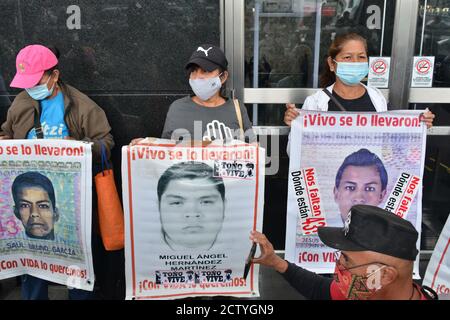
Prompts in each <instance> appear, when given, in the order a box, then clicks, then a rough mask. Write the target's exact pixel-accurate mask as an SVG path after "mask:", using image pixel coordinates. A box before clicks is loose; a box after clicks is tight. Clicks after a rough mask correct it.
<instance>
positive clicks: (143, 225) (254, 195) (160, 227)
mask: <svg viewBox="0 0 450 320" xmlns="http://www.w3.org/2000/svg"><path fill="white" fill-rule="evenodd" d="M264 168H265V151H264V149H262V148H259V147H258V146H257V145H249V144H243V143H241V142H236V141H235V142H231V144H227V145H223V142H222V144H220V141H219V142H213V143H211V144H210V145H208V146H198V147H195V146H190V145H189V146H187V145H184V146H181V145H178V146H177V145H175V144H173V143H171V141H170V140H162V139H160V140H158V141H155V142H153V143H146V144H139V145H136V146H126V147H123V148H122V181H123V200H124V213H125V260H126V265H125V268H126V287H127V292H126V297H127V299H178V298H186V297H193V296H234V297H257V296H259V288H258V266H257V265H253V264H252V265H251V267H250V269H249V273H248V276H247V277H246V279H243V275H244V269H245V263H246V259H247V257H248V255H249V252H250V249H251V247H252V243H251V241H250V240H249V235H250V231H251V230H261V229H262V219H263V206H264V202H263V199H264Z"/></svg>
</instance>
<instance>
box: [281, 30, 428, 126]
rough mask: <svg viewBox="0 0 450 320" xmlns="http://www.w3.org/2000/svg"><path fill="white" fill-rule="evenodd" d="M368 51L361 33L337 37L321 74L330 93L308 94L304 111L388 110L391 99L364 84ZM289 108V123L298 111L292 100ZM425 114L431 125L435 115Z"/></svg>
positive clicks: (285, 116)
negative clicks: (388, 99) (388, 100)
mask: <svg viewBox="0 0 450 320" xmlns="http://www.w3.org/2000/svg"><path fill="white" fill-rule="evenodd" d="M367 52H368V50H367V42H366V40H365V39H364V38H363V37H362V36H360V35H358V34H356V33H348V34H344V35H340V36H337V37H336V38H335V40H334V41H333V43H332V44H331V46H330V48H329V50H328V58H327V61H326V65H325V66H324V72H323V73H322V75H321V76H320V84H321V87H322V88H326V90H327V91H328V93H329V94H327V93H326V92H324V91H322V90H320V91H318V92H316V93H315V94H313V95H311V96H309V97H307V98H306V100H305V103H304V105H303V107H302V110H315V111H343V110H342V109H341V107H343V108H344V109H345V111H353V112H384V111H387V110H388V102H387V101H386V99H385V98H384V96H383V94H382V93H381V91H379V90H378V89H377V88H373V87H369V86H365V85H364V84H363V83H361V81H362V80H363V79H364V78H366V76H367V74H368V72H369V63H368V61H369V59H368V54H367ZM329 95H332V97H333V98H330V96H329ZM336 102H337V103H336ZM339 105H340V106H341V107H340V106H339ZM286 107H287V110H286V112H285V115H284V122H285V123H286V125H288V126H290V125H291V122H292V120H294V119H295V118H296V117H297V116H298V115H299V110H298V109H296V107H295V105H294V104H291V103H288V104H287V105H286ZM423 115H424V117H423V119H424V120H423V121H424V122H425V123H426V125H427V127H428V128H430V127H431V126H432V125H433V119H434V114H433V113H431V112H430V111H429V110H428V109H427V110H426V111H425V112H424V114H423Z"/></svg>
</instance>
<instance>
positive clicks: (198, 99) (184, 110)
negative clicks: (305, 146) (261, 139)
mask: <svg viewBox="0 0 450 320" xmlns="http://www.w3.org/2000/svg"><path fill="white" fill-rule="evenodd" d="M185 69H186V71H187V72H188V74H189V84H190V86H191V88H192V91H193V92H194V95H192V96H187V97H184V98H181V99H178V100H176V101H174V102H173V103H172V104H171V105H170V108H169V111H168V113H167V116H166V121H165V124H164V129H163V133H162V136H161V137H162V138H163V139H173V140H176V141H179V140H197V141H198V140H200V141H212V140H216V139H220V140H230V139H233V138H234V139H240V140H244V139H245V140H246V141H247V142H255V141H256V136H255V135H254V133H253V130H252V123H251V122H250V119H249V117H248V115H247V110H246V108H245V106H244V104H243V103H240V102H239V101H237V100H233V99H228V98H227V97H226V96H225V94H224V90H223V89H224V86H225V82H226V81H227V79H228V77H229V72H228V61H227V59H226V57H225V54H224V53H223V51H222V50H221V49H220V48H219V47H217V46H214V45H211V44H203V45H200V46H197V47H196V49H195V51H194V53H193V54H192V55H191V57H190V59H189V61H188V62H187V64H186V66H185ZM141 140H142V138H137V139H133V141H132V142H131V144H132V145H133V144H137V143H139V141H141Z"/></svg>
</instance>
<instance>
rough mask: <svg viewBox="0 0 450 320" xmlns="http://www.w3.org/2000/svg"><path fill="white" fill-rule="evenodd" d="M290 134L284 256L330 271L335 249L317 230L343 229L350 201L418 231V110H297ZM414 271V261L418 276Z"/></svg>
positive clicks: (421, 134)
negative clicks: (396, 218)
mask: <svg viewBox="0 0 450 320" xmlns="http://www.w3.org/2000/svg"><path fill="white" fill-rule="evenodd" d="M290 139H291V140H290V141H291V146H290V163H289V177H288V209H287V210H288V211H287V228H286V259H287V260H289V261H291V262H293V263H296V264H297V265H300V266H302V267H305V268H307V269H309V270H312V271H314V272H318V273H333V272H334V266H335V261H334V255H333V251H335V250H334V249H331V248H329V247H326V246H325V245H324V244H323V243H322V242H321V241H320V239H319V237H318V235H317V228H318V227H321V226H330V227H343V226H344V222H345V221H346V219H347V215H348V212H349V211H350V208H351V207H352V206H353V205H356V204H367V205H374V206H378V207H381V208H384V209H386V210H389V211H391V212H393V213H395V214H397V215H399V216H401V217H403V218H405V219H408V220H409V221H410V222H411V223H412V224H413V225H414V226H415V227H416V229H417V231H418V232H419V235H420V231H421V223H422V211H421V210H422V192H421V188H422V176H423V169H424V158H425V144H426V126H425V125H424V124H423V122H422V121H421V111H397V112H386V113H353V112H348V113H340V112H325V113H324V112H314V111H302V113H301V116H299V117H298V118H297V119H296V120H295V121H293V123H292V131H291V137H290ZM417 246H418V248H419V246H420V236H419V240H418V241H417ZM418 270H419V269H418V260H417V261H416V263H415V269H414V274H415V277H416V278H417V277H418V276H419V273H418Z"/></svg>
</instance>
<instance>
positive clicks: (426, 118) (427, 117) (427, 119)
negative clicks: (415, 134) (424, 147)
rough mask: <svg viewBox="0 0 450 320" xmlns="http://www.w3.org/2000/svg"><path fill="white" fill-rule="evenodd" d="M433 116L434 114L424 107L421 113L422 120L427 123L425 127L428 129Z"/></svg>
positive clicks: (431, 123) (431, 124)
mask: <svg viewBox="0 0 450 320" xmlns="http://www.w3.org/2000/svg"><path fill="white" fill-rule="evenodd" d="M435 117H436V116H435V115H434V113H433V112H431V111H430V110H428V108H426V109H425V112H424V113H422V121H423V122H425V124H426V125H427V129H430V128H431V127H432V126H433V120H434V118H435Z"/></svg>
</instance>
